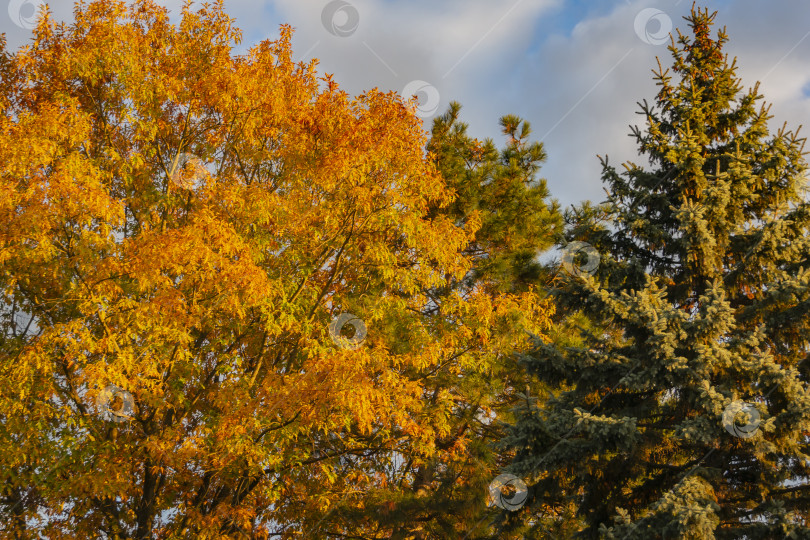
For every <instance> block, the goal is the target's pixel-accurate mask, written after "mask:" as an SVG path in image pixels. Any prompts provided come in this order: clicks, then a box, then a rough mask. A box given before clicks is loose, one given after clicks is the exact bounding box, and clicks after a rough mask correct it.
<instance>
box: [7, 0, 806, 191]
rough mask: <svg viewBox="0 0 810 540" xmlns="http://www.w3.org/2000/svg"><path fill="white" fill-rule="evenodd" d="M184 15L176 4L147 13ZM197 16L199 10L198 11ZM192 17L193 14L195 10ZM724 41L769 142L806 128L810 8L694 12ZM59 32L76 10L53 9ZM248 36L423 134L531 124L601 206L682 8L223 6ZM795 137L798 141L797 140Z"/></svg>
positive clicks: (554, 179) (61, 4)
mask: <svg viewBox="0 0 810 540" xmlns="http://www.w3.org/2000/svg"><path fill="white" fill-rule="evenodd" d="M0 2H2V3H5V4H7V5H8V9H7V10H4V11H0V32H3V33H5V34H6V36H7V39H8V44H9V48H10V49H15V48H17V47H19V46H21V45H23V44H24V43H26V41H27V40H28V39H30V37H31V30H30V28H29V27H30V26H31V23H32V21H33V15H34V14H35V13H36V10H37V9H38V8H37V5H38V4H41V3H42V2H40V1H37V0H10V1H9V0H0ZM156 3H157V4H160V5H163V6H166V7H167V8H168V9H170V11H171V13H172V16H173V18H175V19H177V18H178V16H179V11H180V6H181V5H182V2H181V1H180V0H171V1H156ZM196 3H197V4H199V2H196ZM192 5H194V4H192ZM698 5H699V6H704V7H708V8H709V9H711V10H713V11H714V10H716V11H717V12H718V14H717V19H716V21H717V25H716V27H718V28H719V27H722V26H725V27H726V30H727V32H728V35H729V39H730V40H729V43H728V44H727V45H726V51H727V52H728V54H729V56H730V57H737V60H738V68H739V69H738V74H739V76H740V77H741V79H742V83H743V86H744V88H746V89H747V88H748V87H750V86H753V85H754V84H755V83H756V82H757V81H760V83H761V85H760V93H762V94H763V95H764V97H765V101H766V102H768V103H771V104H772V108H771V114H772V115H773V116H774V118H773V119H772V120H771V124H770V125H771V128H772V131H775V130H776V129H777V128H778V127H780V126H781V125H782V124H783V123H784V122H787V125H788V128H790V129H794V130H795V129H796V128H798V127H799V125H801V124H804V125H806V126H807V129H810V1H808V0H770V1H768V2H764V1H762V0H703V2H702V3H699V4H698ZM49 6H50V9H51V11H52V13H53V17H54V18H55V19H57V20H66V21H70V20H71V19H72V9H73V3H72V2H71V1H69V0H56V1H52V2H50V3H49ZM225 6H226V9H227V11H228V12H229V13H230V15H231V16H232V17H234V18H235V20H236V23H235V24H236V26H238V27H239V28H241V30H242V32H243V40H242V43H241V45H240V46H239V47H237V50H236V51H235V52H236V53H241V52H244V51H246V50H247V49H248V48H249V47H251V46H253V45H255V44H257V43H259V42H260V41H262V40H265V39H275V38H276V37H278V35H279V25H281V24H285V23H286V24H290V25H291V26H292V27H293V28H294V30H295V34H294V37H293V50H294V57H295V59H296V60H297V61H307V60H310V59H312V58H317V59H319V68H318V69H319V71H320V72H321V73H322V74H323V73H331V74H333V75H334V79H335V81H337V82H338V83H339V85H340V86H341V88H343V89H344V90H346V91H347V92H348V93H350V94H352V95H359V94H362V93H363V92H365V91H367V90H370V89H372V88H375V87H376V88H379V89H381V90H394V91H396V92H400V93H402V94H403V95H405V96H406V97H407V96H410V95H415V96H416V97H417V99H418V100H419V107H418V114H419V115H420V116H421V117H422V119H423V121H424V122H425V128H426V129H429V127H430V125H431V122H432V119H433V118H434V117H435V116H436V115H439V114H441V113H443V112H444V111H445V110H446V109H447V107H448V105H449V103H450V102H451V101H458V102H459V103H461V105H462V111H461V117H462V118H461V119H462V120H463V121H464V122H466V123H467V124H468V125H469V132H470V134H472V135H473V136H476V137H479V138H486V137H489V138H492V139H493V140H494V141H495V142H496V144H498V146H503V144H504V143H505V137H504V136H503V135H502V134H501V133H500V129H499V126H498V120H499V118H500V117H502V116H504V115H506V114H516V115H518V116H520V117H521V118H523V119H524V120H526V121H528V122H529V123H530V124H531V127H532V130H533V135H532V138H533V140H539V141H542V142H543V144H544V146H545V149H546V152H547V154H548V159H547V161H546V163H545V164H544V165H543V167H542V169H541V171H540V176H542V177H544V178H546V179H547V181H548V185H549V189H550V191H551V194H552V196H553V197H554V198H556V199H558V200H559V201H560V203H561V204H562V205H563V206H569V205H571V204H578V203H579V202H581V201H583V200H585V199H589V200H591V201H594V202H600V201H602V200H604V191H603V189H602V184H601V178H600V173H601V166H600V163H599V160H598V158H597V155H603V156H604V155H607V156H608V157H609V159H610V162H611V163H612V164H614V165H617V166H618V165H620V164H621V163H624V162H626V161H636V162H638V163H639V164H644V163H643V160H640V159H639V158H638V156H637V153H636V151H635V145H634V142H633V140H632V139H631V138H630V137H629V136H628V134H629V133H630V125H636V124H639V125H643V118H642V117H641V116H638V115H637V114H636V113H637V112H638V110H639V107H638V105H637V103H638V102H639V101H641V100H644V99H646V100H648V101H652V100H653V98H654V97H655V93H656V87H655V84H654V81H653V79H652V72H651V70H652V69H653V68H654V67H656V65H657V64H656V57H658V58H660V60H661V63H662V65H663V66H665V67H666V66H668V65H670V64H671V56H670V53H669V51H668V50H667V44H669V37H668V32H669V31H670V30H671V31H672V32H675V28H680V29H681V30H683V31H686V23H685V21H684V20H683V16H684V15H686V14H687V13H688V12H689V10H690V8H691V6H692V3H691V0H409V1H396V0H226V2H225ZM802 133H804V132H802Z"/></svg>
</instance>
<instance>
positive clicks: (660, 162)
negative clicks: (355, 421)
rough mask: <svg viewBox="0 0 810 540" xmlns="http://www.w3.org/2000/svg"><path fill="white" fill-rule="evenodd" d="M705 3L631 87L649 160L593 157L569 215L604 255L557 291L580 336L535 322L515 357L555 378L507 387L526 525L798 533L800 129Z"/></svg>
mask: <svg viewBox="0 0 810 540" xmlns="http://www.w3.org/2000/svg"><path fill="white" fill-rule="evenodd" d="M715 15H716V14H710V13H709V12H708V11H705V10H699V9H694V8H693V10H692V13H691V15H690V16H689V17H688V18H687V20H688V23H689V26H690V28H691V31H692V32H691V35H683V34H681V33H680V32H679V33H678V36H677V39H676V44H675V45H673V46H670V52H671V53H672V57H673V64H672V68H671V70H664V69H663V68H661V66H660V64H659V69H658V71H657V73H656V76H655V79H656V81H657V83H658V86H659V92H658V94H657V97H656V101H655V103H654V104H653V105H652V106H650V105H648V104H647V103H646V102H644V103H643V104H642V105H641V112H642V114H643V115H644V117H645V118H646V123H647V125H646V129H644V130H643V131H642V130H641V129H639V128H635V129H634V130H633V134H634V136H635V138H636V141H637V143H638V149H639V153H640V155H642V156H644V157H645V158H646V159H647V160H648V162H649V164H650V168H645V167H643V166H640V165H637V164H635V163H627V164H625V165H624V170H623V171H622V172H618V171H617V170H616V169H615V168H614V167H612V166H611V165H610V164H609V163H608V161H607V159H604V160H603V181H604V182H605V184H606V187H607V191H608V201H607V202H606V203H605V204H604V205H601V206H599V207H593V206H585V207H583V208H581V209H579V210H578V211H577V212H574V213H570V214H569V215H568V218H569V220H568V221H569V231H568V233H567V235H568V239H569V240H573V239H576V240H584V241H587V242H590V243H592V244H593V245H594V247H595V248H596V249H597V250H598V251H599V252H600V253H601V261H600V266H599V268H598V270H597V271H596V273H595V275H593V276H587V275H586V276H583V277H573V276H569V277H567V278H566V279H563V280H562V281H561V283H560V284H559V287H558V288H557V289H556V290H555V291H554V294H555V298H556V299H557V300H558V304H559V305H561V306H565V309H566V310H567V311H566V312H567V313H574V314H575V313H581V314H584V315H585V316H587V318H588V321H589V322H588V324H586V325H575V328H576V333H577V336H578V339H579V340H580V343H579V344H577V343H576V340H575V339H574V338H570V337H569V338H567V339H566V340H558V339H556V338H555V339H552V340H551V341H546V340H540V339H538V340H537V342H536V346H535V348H534V350H533V351H532V352H531V353H530V354H528V355H524V356H523V357H522V359H523V362H524V363H525V365H526V367H527V368H528V371H529V372H530V373H531V374H532V375H534V376H535V377H536V381H537V387H538V388H545V387H548V386H556V391H555V393H554V394H549V395H548V398H547V399H544V400H541V401H539V404H532V405H525V406H522V407H521V409H520V410H519V411H518V415H519V419H518V421H517V422H516V424H515V425H514V426H512V428H511V431H510V434H509V435H508V436H507V437H506V438H505V439H504V444H505V446H506V447H507V448H510V449H511V450H513V451H514V452H516V457H515V459H514V461H513V463H512V465H511V471H512V472H514V473H515V474H518V475H522V476H523V477H524V478H526V479H527V481H528V480H531V482H530V483H531V492H532V497H531V499H530V501H531V504H530V505H527V508H526V509H525V512H524V516H523V517H524V519H529V518H530V517H531V518H533V519H534V521H535V523H537V525H536V527H535V532H536V534H537V535H538V536H537V537H538V538H541V537H544V536H543V533H541V530H542V529H543V528H545V527H548V526H549V525H550V524H553V525H554V526H562V524H566V523H567V524H572V523H575V521H576V519H581V520H582V527H581V530H580V531H579V532H578V537H582V538H598V537H600V536H604V537H606V538H645V539H647V538H694V539H710V538H718V539H719V538H729V539H730V538H776V537H784V536H785V535H786V534H788V533H791V534H798V535H806V534H808V533H810V528H808V527H810V522H809V521H808V520H810V510H808V509H810V505H809V504H808V497H809V496H810V485H808V477H810V444H809V442H810V438H809V437H808V434H810V391H809V390H808V386H807V381H808V375H809V374H810V365H808V364H809V363H808V362H805V360H806V359H807V357H808V342H810V280H808V278H810V273H808V270H807V269H808V263H810V260H808V259H809V258H810V240H808V230H809V229H810V206H809V205H808V203H807V201H806V200H804V199H803V193H804V189H805V184H806V179H805V177H804V174H805V171H806V168H807V165H806V162H805V160H804V156H803V145H804V139H801V138H799V136H798V135H797V133H796V132H793V131H788V130H787V129H786V128H784V127H783V128H782V129H779V130H778V131H777V132H776V133H775V134H771V133H770V132H769V130H768V127H767V122H768V119H769V118H770V115H769V114H768V108H767V107H765V106H763V105H761V98H762V96H760V95H759V93H758V89H757V86H754V87H753V88H751V89H749V90H748V91H746V92H743V91H742V85H741V83H740V81H739V79H738V78H737V76H736V65H735V62H734V61H732V62H729V60H728V57H727V56H726V55H724V53H723V52H722V50H723V46H724V44H725V43H726V41H727V37H726V33H725V31H724V30H720V31H718V32H717V33H716V36H714V37H713V36H712V32H711V30H712V25H713V22H714V18H715ZM579 316H583V315H579ZM569 327H570V326H569ZM572 342H573V343H572ZM734 402H745V403H749V404H751V406H752V407H753V408H755V409H756V412H757V413H758V414H759V415H760V417H761V418H760V420H759V421H758V422H755V421H754V420H752V418H753V417H752V416H748V417H745V415H738V416H737V417H736V418H734V422H733V423H732V424H734V425H736V426H738V427H739V425H740V424H745V423H746V421H748V423H749V424H751V422H754V424H753V429H752V432H751V435H752V436H750V437H739V436H735V435H733V434H732V433H731V431H733V430H734V426H733V425H732V426H731V428H730V429H729V430H727V429H726V427H725V425H728V422H725V425H724V411H727V410H730V409H729V406H730V405H731V404H732V403H734ZM540 405H542V407H541V406H540ZM731 410H733V409H731ZM743 417H745V418H743ZM749 427H750V426H749ZM736 433H738V434H739V433H740V432H739V431H737V432H736ZM572 508H573V509H575V513H576V516H577V518H572V515H571V509H572ZM780 535H781V536H780Z"/></svg>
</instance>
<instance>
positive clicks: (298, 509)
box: [0, 0, 548, 538]
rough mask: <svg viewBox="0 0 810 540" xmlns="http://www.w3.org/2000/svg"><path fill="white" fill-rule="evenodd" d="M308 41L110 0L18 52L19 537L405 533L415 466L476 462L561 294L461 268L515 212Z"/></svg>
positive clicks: (403, 108) (2, 209)
mask: <svg viewBox="0 0 810 540" xmlns="http://www.w3.org/2000/svg"><path fill="white" fill-rule="evenodd" d="M290 39H291V29H290V28H289V27H282V32H281V37H280V38H279V39H278V40H277V41H264V42H262V43H260V44H258V45H256V46H254V47H252V48H250V49H249V51H248V52H247V53H246V54H244V55H236V54H234V52H233V48H234V46H235V45H237V44H238V43H239V41H240V33H239V31H238V30H237V29H236V28H235V27H234V26H233V21H232V20H231V19H230V18H229V17H228V16H227V14H226V13H225V11H224V7H223V3H222V2H221V1H220V2H216V3H214V4H213V5H206V6H204V7H202V8H200V9H199V10H196V11H194V10H192V9H191V8H190V7H189V6H188V5H186V6H185V7H184V9H183V10H182V16H181V20H180V22H179V24H178V25H177V26H174V25H172V24H171V23H170V21H169V18H168V14H167V12H166V10H165V9H164V8H161V7H159V6H156V5H155V4H154V3H153V2H151V1H149V0H142V1H138V2H134V3H125V2H123V1H109V0H107V1H97V2H92V3H89V4H78V5H77V7H76V10H75V23H73V24H71V25H65V24H54V23H53V22H52V21H51V20H50V19H49V17H48V16H47V15H46V16H45V17H44V18H43V19H42V20H41V21H40V22H39V24H38V26H37V27H36V29H35V31H34V39H33V40H32V42H31V43H30V44H29V45H28V46H26V47H24V48H23V49H21V50H20V51H18V52H13V53H12V52H9V51H8V50H6V48H5V44H3V46H2V48H0V76H2V85H0V190H1V191H2V193H0V216H2V217H0V267H2V271H1V272H0V292H1V293H2V298H0V300H2V305H3V311H2V320H1V321H0V322H1V323H2V327H3V334H2V337H1V338H0V340H2V341H0V373H2V380H3V382H4V384H3V385H2V387H0V418H2V425H1V426H0V447H1V448H2V451H0V465H2V466H1V467H0V470H1V471H2V473H0V474H2V488H1V489H2V491H1V492H0V495H2V498H1V499H0V527H2V530H3V532H4V534H5V535H7V536H9V537H17V538H40V537H47V538H87V537H97V536H103V537H107V538H223V537H228V538H248V537H249V538H266V537H276V538H277V537H282V538H300V537H304V538H325V537H346V536H349V535H355V536H357V535H363V536H364V537H367V538H388V537H390V536H391V535H393V534H395V533H396V534H400V532H398V531H401V527H400V525H399V524H400V523H401V520H393V522H385V521H383V520H380V519H379V517H378V516H379V515H381V514H382V513H384V512H394V513H395V512H401V508H402V504H409V503H408V501H406V500H405V499H406V498H407V497H415V496H416V495H411V494H413V493H416V494H419V493H422V492H423V490H422V491H420V489H419V486H420V485H422V486H423V487H425V489H427V490H434V491H435V484H434V482H435V481H436V478H429V479H428V480H429V481H428V482H423V478H422V477H418V476H416V475H415V474H414V471H419V470H428V469H429V468H431V467H433V464H435V463H441V464H444V466H447V465H448V464H449V465H451V466H452V467H456V468H461V469H463V468H464V467H465V466H466V467H467V468H466V469H463V470H467V471H469V467H471V465H470V461H469V450H468V448H467V447H468V446H469V445H470V441H472V440H473V439H474V438H475V437H476V432H475V429H474V428H470V429H466V428H465V429H461V430H460V429H459V428H460V426H463V425H464V424H463V423H464V422H465V421H467V420H468V419H469V418H472V417H474V416H475V415H476V414H478V413H479V412H480V409H481V408H482V407H483V408H487V407H491V406H492V405H493V404H492V403H491V401H492V399H493V398H492V397H491V396H497V395H499V393H498V391H492V390H487V392H486V394H485V396H484V398H485V399H484V400H483V401H482V402H481V403H476V402H475V400H474V398H475V397H476V395H477V394H476V392H479V391H481V392H483V390H481V389H482V388H483V386H484V385H485V384H484V383H485V381H486V377H487V375H488V374H491V373H493V370H496V371H497V369H498V368H497V366H498V361H499V359H501V358H504V357H505V356H507V355H508V353H509V351H512V350H514V349H518V350H519V349H520V348H521V346H523V344H524V342H525V335H526V334H527V333H529V332H531V333H534V334H540V335H541V334H542V333H543V332H544V330H545V328H546V327H547V325H548V319H547V317H546V306H545V304H544V303H543V302H541V301H540V300H539V298H538V297H537V296H536V294H534V293H532V292H531V290H530V287H529V285H528V282H527V283H526V284H524V285H521V287H516V288H514V291H512V292H509V293H506V292H497V291H495V290H494V289H493V287H484V286H480V287H477V286H470V287H466V288H464V289H460V288H459V287H458V286H457V284H458V283H462V282H464V280H465V278H467V277H468V276H469V275H470V272H472V271H475V269H476V268H481V267H482V265H481V264H478V263H476V260H475V259H474V257H472V256H470V255H469V254H468V253H465V249H467V247H468V246H470V245H471V243H474V242H475V240H476V234H477V232H478V231H479V229H480V228H481V226H482V223H484V224H485V223H486V219H487V217H486V216H487V212H489V211H491V208H488V207H487V205H483V207H482V208H481V209H476V208H470V209H469V211H467V210H465V211H464V219H463V223H462V222H459V221H458V220H456V219H455V215H454V214H453V213H452V212H449V211H447V210H446V209H447V208H449V205H450V204H452V202H453V201H454V200H455V199H456V197H457V196H458V193H457V192H456V191H457V190H455V189H453V187H451V186H448V184H447V182H446V181H445V179H444V178H443V177H442V174H440V172H441V171H440V169H441V167H437V165H436V163H435V162H434V161H432V160H431V159H428V158H426V156H425V153H424V149H425V146H426V144H427V137H426V133H425V132H424V130H423V128H422V125H421V121H420V120H419V119H418V118H417V117H416V116H415V114H413V111H412V110H410V109H409V108H408V106H407V105H406V104H404V103H403V102H402V101H401V99H400V98H399V97H398V96H397V95H396V94H394V93H383V92H380V91H378V90H372V91H369V92H367V93H365V94H363V95H361V96H358V97H356V98H352V97H350V96H348V95H347V94H346V93H345V92H343V91H341V90H340V89H339V88H338V87H337V85H336V84H335V83H334V81H333V80H332V78H331V77H330V76H328V75H327V76H320V77H319V76H318V74H317V72H316V69H315V68H316V62H315V61H312V62H309V63H294V62H293V61H292V59H291V57H292V51H291V47H290ZM516 151H517V150H515V152H516ZM487 159H490V160H491V158H487ZM500 159H501V158H500V157H499V158H497V159H496V160H495V161H498V160H500ZM511 163H512V160H511V158H509V159H507V158H505V160H504V161H503V164H504V165H503V170H504V171H507V170H517V172H520V171H521V170H522V167H523V165H518V166H517V169H515V167H513V166H512V165H510V164H511ZM510 168H511V169H510ZM517 200H518V199H516V201H517ZM442 209H445V210H442ZM482 210H483V211H482ZM482 215H483V216H484V217H483V219H482ZM491 230H493V231H496V230H499V228H498V227H495V226H493V227H492V228H491ZM478 238H479V241H484V240H486V241H489V240H488V239H487V237H478ZM529 244H530V242H523V243H520V242H519V243H518V244H515V245H516V246H517V247H519V248H520V249H524V250H525V249H528V247H529ZM489 249H493V250H494V249H495V248H494V247H492V248H489ZM502 268H503V266H502ZM482 275H483V274H482ZM432 291H442V293H441V307H440V313H438V314H434V313H429V312H428V311H429V308H426V306H432V305H434V304H435V299H434V298H433V297H432V296H431V292H432ZM465 377H469V378H471V379H470V380H473V381H474V383H471V385H470V387H469V388H466V387H465V388H464V391H462V392H459V391H457V389H458V388H459V385H453V384H449V381H450V380H451V379H452V380H460V379H462V378H465ZM459 384H460V383H459ZM472 404H475V405H476V406H475V407H473V406H472ZM479 405H480V406H479ZM481 425H484V424H482V423H480V422H479V423H478V424H476V426H479V427H480V426H481ZM437 456H438V458H437ZM437 459H438V462H437V461H436V460H437ZM487 459H490V461H489V463H491V458H487ZM465 463H466V464H467V465H464V464H465ZM475 463H476V462H475V460H473V461H472V464H473V465H475ZM430 470H437V469H435V468H432V469H430ZM425 478H427V477H425ZM475 478H476V481H479V482H480V477H475ZM420 482H422V484H420ZM441 482H442V480H440V481H439V483H441ZM473 492H474V493H476V495H475V497H478V500H477V501H476V504H477V506H476V508H478V509H480V510H476V509H474V508H472V507H471V509H470V511H469V513H476V517H477V513H480V512H484V511H486V507H485V506H484V504H483V500H484V496H485V493H484V490H474V491H469V492H468V493H473ZM402 493H407V494H408V495H407V496H405V495H402ZM465 497H467V495H465ZM465 500H467V499H465ZM400 515H407V514H400ZM465 518H466V516H462V517H460V518H459V519H458V520H456V521H453V520H449V521H448V520H445V521H442V522H437V521H436V520H434V522H435V523H434V524H435V527H437V528H438V529H437V530H454V531H461V530H464V528H465V526H466V525H465V523H464V522H463V519H465ZM397 527H400V529H397ZM428 532H429V531H428ZM403 534H404V533H403ZM408 534H411V533H408ZM414 534H422V533H418V532H415V533H414ZM425 534H427V532H426V533H425ZM431 534H433V533H431Z"/></svg>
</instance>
